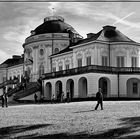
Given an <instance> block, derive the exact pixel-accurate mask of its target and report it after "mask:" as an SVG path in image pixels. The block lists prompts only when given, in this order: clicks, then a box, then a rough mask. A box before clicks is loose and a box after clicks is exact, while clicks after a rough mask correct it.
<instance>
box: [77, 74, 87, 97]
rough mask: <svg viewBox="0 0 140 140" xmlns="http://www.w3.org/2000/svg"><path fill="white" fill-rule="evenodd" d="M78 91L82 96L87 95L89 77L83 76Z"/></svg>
mask: <svg viewBox="0 0 140 140" xmlns="http://www.w3.org/2000/svg"><path fill="white" fill-rule="evenodd" d="M78 93H79V97H80V98H84V97H87V94H88V86H87V79H86V78H85V77H81V78H80V79H79V81H78Z"/></svg>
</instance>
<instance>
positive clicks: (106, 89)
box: [99, 77, 110, 97]
mask: <svg viewBox="0 0 140 140" xmlns="http://www.w3.org/2000/svg"><path fill="white" fill-rule="evenodd" d="M99 88H101V89H102V93H103V96H104V97H107V96H108V94H109V93H110V80H109V79H108V78H106V77H102V78H100V79H99Z"/></svg>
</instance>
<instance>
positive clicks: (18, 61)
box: [0, 57, 24, 68]
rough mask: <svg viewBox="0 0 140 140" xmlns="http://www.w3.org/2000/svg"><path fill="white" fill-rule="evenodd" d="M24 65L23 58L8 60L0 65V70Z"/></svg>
mask: <svg viewBox="0 0 140 140" xmlns="http://www.w3.org/2000/svg"><path fill="white" fill-rule="evenodd" d="M23 63H24V58H22V57H21V58H10V59H7V60H6V61H4V62H3V63H2V64H0V68H7V67H11V66H15V65H19V64H23Z"/></svg>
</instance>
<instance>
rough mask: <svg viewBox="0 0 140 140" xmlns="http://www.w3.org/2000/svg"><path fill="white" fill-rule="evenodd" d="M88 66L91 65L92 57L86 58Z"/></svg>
mask: <svg viewBox="0 0 140 140" xmlns="http://www.w3.org/2000/svg"><path fill="white" fill-rule="evenodd" d="M86 64H87V66H89V65H91V56H88V57H86Z"/></svg>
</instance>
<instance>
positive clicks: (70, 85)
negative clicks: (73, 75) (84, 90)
mask: <svg viewBox="0 0 140 140" xmlns="http://www.w3.org/2000/svg"><path fill="white" fill-rule="evenodd" d="M66 90H69V92H70V98H71V100H72V99H73V97H74V81H73V80H72V79H69V80H67V83H66Z"/></svg>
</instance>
